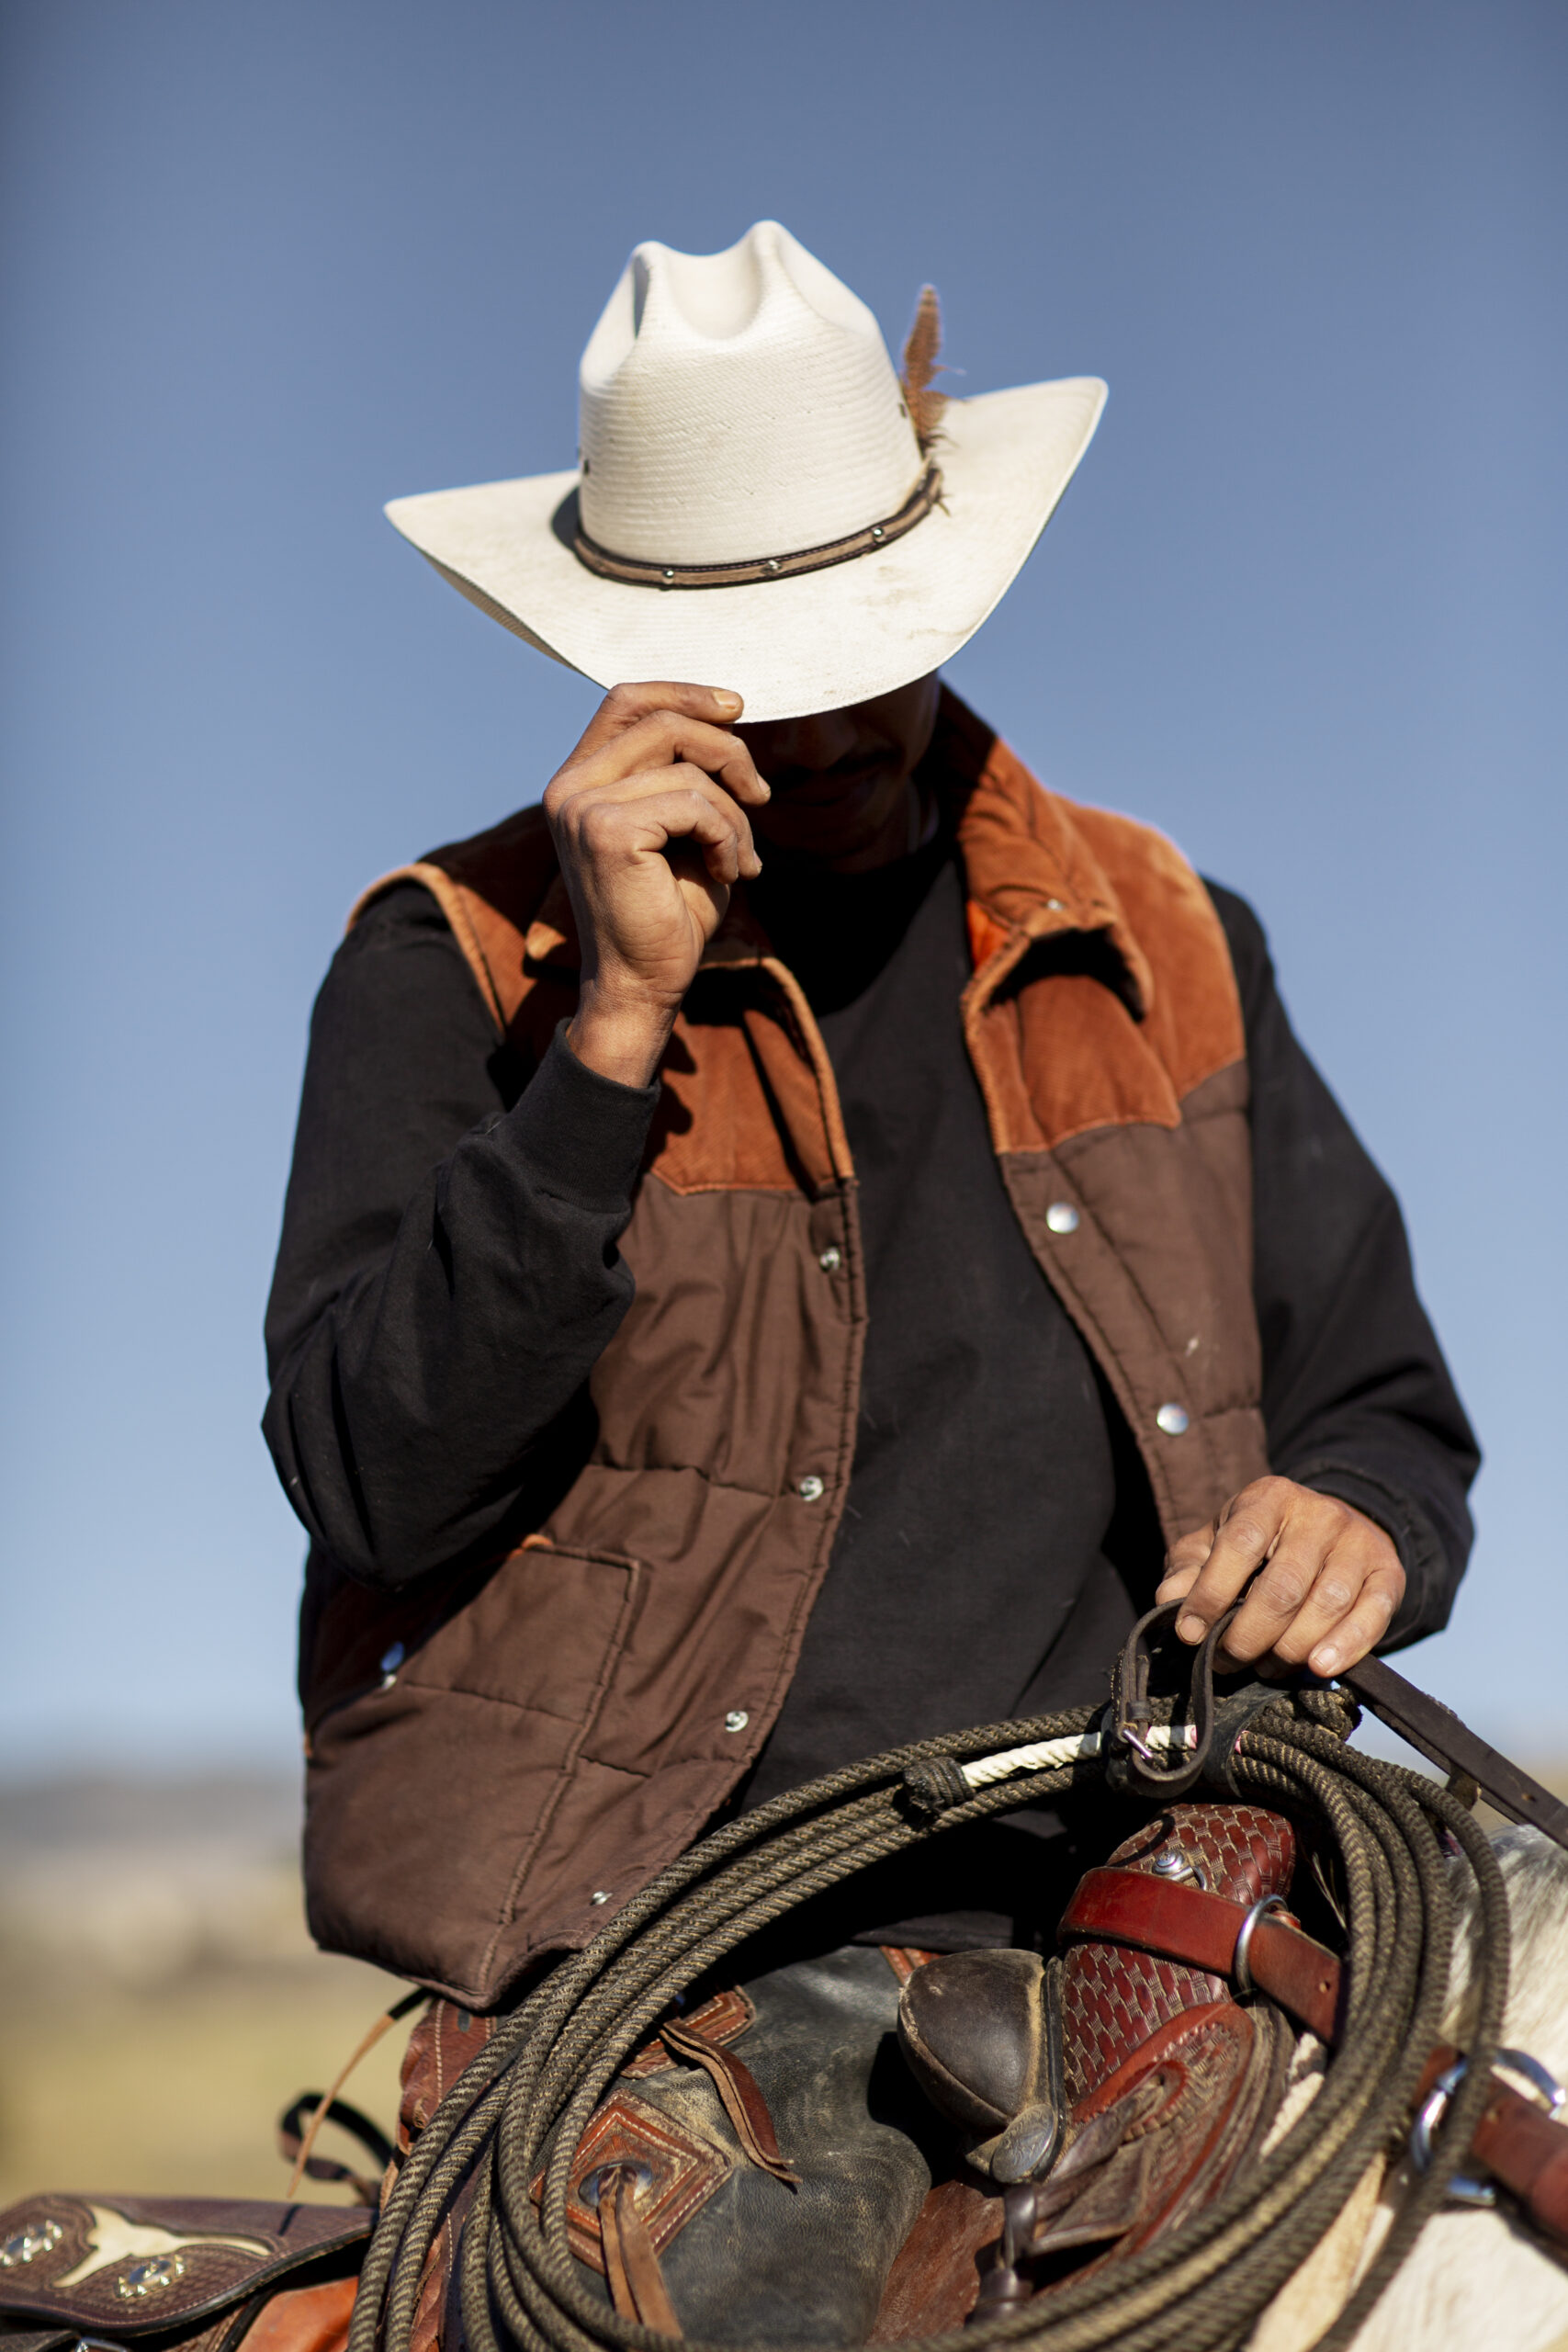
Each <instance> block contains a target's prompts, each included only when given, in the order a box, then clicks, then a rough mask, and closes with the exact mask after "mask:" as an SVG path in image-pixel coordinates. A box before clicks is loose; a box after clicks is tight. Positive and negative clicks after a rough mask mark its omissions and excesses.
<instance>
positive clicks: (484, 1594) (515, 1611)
mask: <svg viewBox="0 0 1568 2352" xmlns="http://www.w3.org/2000/svg"><path fill="white" fill-rule="evenodd" d="M641 1577H642V1571H641V1569H640V1567H639V1566H638V1564H637V1561H635V1560H629V1559H625V1558H622V1557H620V1556H619V1555H615V1554H614V1553H607V1552H573V1551H565V1550H563V1549H562V1548H561V1547H560V1546H559V1545H558V1544H552V1543H550V1542H549V1541H548V1540H547V1538H546V1537H544V1536H542V1535H531V1536H529V1537H528V1539H527V1541H526V1542H525V1544H521V1545H520V1546H519V1548H518V1549H517V1550H516V1551H515V1552H513V1553H510V1554H509V1555H507V1557H506V1558H505V1559H504V1560H502V1563H501V1565H500V1566H499V1567H497V1568H496V1569H495V1571H494V1572H493V1574H492V1575H491V1576H490V1577H488V1578H487V1579H486V1581H485V1582H484V1584H482V1585H481V1586H480V1588H479V1590H478V1592H476V1593H475V1594H474V1596H473V1598H472V1600H468V1601H466V1602H465V1603H464V1604H463V1606H462V1607H461V1608H460V1609H457V1610H456V1611H454V1612H453V1614H452V1615H451V1616H450V1617H449V1618H447V1620H446V1623H444V1624H442V1625H438V1626H437V1627H436V1629H435V1631H434V1633H433V1634H431V1635H430V1636H429V1638H428V1639H427V1640H426V1641H424V1642H423V1643H422V1644H421V1645H420V1646H419V1647H418V1648H417V1649H416V1650H414V1651H413V1652H412V1655H411V1657H409V1660H408V1663H407V1665H406V1666H405V1667H404V1668H402V1670H401V1672H400V1675H399V1677H398V1679H399V1681H400V1683H401V1684H402V1685H403V1686H404V1687H405V1688H406V1689H410V1690H419V1691H463V1692H465V1693H466V1694H467V1695H468V1697H470V1698H474V1699H495V1700H499V1701H500V1702H502V1705H505V1706H509V1707H527V1708H530V1709H534V1710H536V1711H537V1712H538V1713H541V1714H547V1715H554V1716H558V1717H559V1718H560V1719H561V1720H563V1721H564V1722H567V1723H571V1724H580V1725H581V1727H582V1728H583V1729H584V1730H586V1728H587V1725H588V1724H589V1722H590V1721H591V1720H592V1716H593V1715H594V1714H595V1713H597V1709H598V1702H599V1701H600V1699H601V1698H602V1697H603V1695H604V1687H605V1685H606V1683H607V1681H608V1679H609V1675H610V1671H611V1669H612V1668H613V1667H614V1664H615V1659H616V1658H617V1657H619V1656H620V1653H621V1650H622V1648H623V1647H624V1646H625V1644H626V1635H627V1634H628V1633H629V1631H630V1628H631V1620H632V1616H633V1613H634V1611H635V1607H636V1603H637V1599H638V1597H639V1596H638V1587H639V1584H640V1582H641Z"/></svg>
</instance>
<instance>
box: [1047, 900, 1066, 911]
mask: <svg viewBox="0 0 1568 2352" xmlns="http://www.w3.org/2000/svg"><path fill="white" fill-rule="evenodd" d="M1045 904H1046V906H1047V907H1048V908H1049V909H1050V910H1051V912H1052V913H1053V914H1054V915H1059V914H1060V913H1061V912H1062V910H1063V909H1064V907H1065V906H1066V899H1046V901H1045Z"/></svg>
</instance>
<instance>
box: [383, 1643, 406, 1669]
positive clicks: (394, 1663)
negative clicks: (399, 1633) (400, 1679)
mask: <svg viewBox="0 0 1568 2352" xmlns="http://www.w3.org/2000/svg"><path fill="white" fill-rule="evenodd" d="M407 1656H408V1652H407V1650H405V1649H404V1647H403V1645H402V1644H401V1642H394V1643H393V1644H392V1646H391V1648H390V1649H389V1650H383V1651H382V1653H381V1671H382V1673H383V1674H396V1672H397V1670H398V1668H399V1667H400V1666H401V1664H402V1662H403V1660H404V1658H405V1657H407Z"/></svg>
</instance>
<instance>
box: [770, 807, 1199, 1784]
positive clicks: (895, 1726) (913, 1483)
mask: <svg viewBox="0 0 1568 2352" xmlns="http://www.w3.org/2000/svg"><path fill="white" fill-rule="evenodd" d="M753 898H754V903H755V905H756V908H757V911H758V913H759V914H760V915H761V920H762V922H763V924H764V926H765V927H766V929H767V930H768V932H769V934H770V936H771V938H772V939H773V944H774V945H775V946H776V948H777V950H778V952H779V954H780V955H781V956H783V958H784V962H785V963H786V964H787V965H788V966H789V967H790V968H791V970H792V971H793V972H794V973H795V977H796V978H797V979H799V981H800V983H801V985H802V987H803V988H804V989H805V990H806V994H807V999H808V1001H809V1002H810V1004H811V1008H812V1010H813V1012H815V1013H816V1015H817V1018H818V1025H819V1026H820V1028H821V1032H822V1035H823V1039H824V1042H825V1043H826V1045H827V1047H828V1052H829V1057H831V1060H832V1064H833V1069H834V1075H835V1077H836V1078H837V1080H838V1085H839V1097H840V1103H841V1105H842V1108H843V1115H844V1125H845V1128H846V1130H847V1132H848V1136H849V1140H850V1149H851V1152H852V1156H853V1159H854V1165H855V1172H856V1176H857V1178H858V1182H859V1206H860V1218H861V1227H862V1236H863V1249H864V1258H865V1282H866V1307H867V1329H866V1341H865V1357H864V1367H863V1379H862V1388H861V1408H860V1430H859V1434H858V1437H857V1440H856V1445H855V1456H854V1465H853V1471H852V1476H851V1481H850V1490H849V1494H848V1497H847V1498H846V1500H845V1505H844V1516H843V1521H842V1524H841V1526H840V1532H839V1536H838V1541H837V1543H836V1544H835V1545H834V1550H833V1557H832V1563H831V1566H830V1567H829V1572H828V1576H827V1579H826V1581H825V1583H824V1585H823V1587H822V1590H821V1593H820V1594H819V1596H818V1600H817V1603H816V1606H815V1608H814V1610H813V1611H812V1615H811V1619H810V1622H809V1623H808V1624H807V1630H806V1638H805V1642H804V1644H803V1646H802V1649H801V1654H800V1662H799V1665H798V1667H797V1668H796V1670H795V1679H794V1681H793V1683H792V1685H791V1688H790V1691H789V1693H788V1696H787V1697H786V1698H785V1700H784V1708H783V1711H782V1713H780V1716H779V1719H778V1722H777V1724H775V1726H774V1728H773V1736H772V1737H771V1738H770V1740H769V1742H768V1745H767V1747H766V1749H765V1750H764V1752H763V1754H762V1756H761V1758H760V1760H759V1762H758V1765H757V1768H756V1770H755V1773H754V1775H753V1778H752V1781H751V1783H750V1789H749V1791H748V1802H749V1803H752V1804H760V1803H761V1802H762V1801H763V1800H764V1799H766V1798H767V1797H770V1796H773V1795H774V1794H776V1793H777V1792H779V1791H780V1790H783V1789H787V1788H795V1787H798V1786H799V1785H800V1784H801V1782H803V1781H807V1780H811V1779H813V1778H815V1777H816V1775H817V1774H818V1773H819V1772H826V1771H830V1770H834V1769H835V1768H836V1767H837V1766H839V1765H840V1764H848V1763H852V1762H853V1761H854V1760H855V1759H856V1758H859V1757H862V1756H872V1755H875V1754H876V1753H877V1752H878V1751H879V1750H881V1749H883V1748H886V1747H897V1746H900V1745H902V1744H903V1743H904V1742H905V1741H907V1740H914V1739H923V1738H926V1737H929V1736H931V1734H932V1733H935V1732H941V1731H957V1730H962V1729H963V1728H964V1727H965V1726H966V1725H968V1724H978V1723H988V1722H999V1721H1003V1720H1005V1719H1007V1718H1009V1717H1011V1716H1014V1715H1022V1714H1031V1713H1043V1712H1045V1711H1046V1710H1048V1709H1050V1708H1054V1707H1058V1706H1075V1705H1079V1704H1083V1703H1086V1702H1089V1701H1090V1700H1093V1699H1098V1698H1100V1697H1102V1696H1103V1695H1104V1691H1105V1676H1106V1670H1107V1667H1108V1664H1109V1661H1110V1659H1111V1656H1112V1655H1113V1653H1114V1651H1115V1649H1116V1647H1117V1646H1118V1645H1119V1643H1120V1640H1121V1638H1122V1635H1123V1634H1124V1633H1125V1631H1126V1629H1127V1627H1128V1625H1129V1624H1130V1623H1132V1619H1133V1615H1134V1609H1133V1605H1132V1600H1131V1596H1130V1592H1129V1585H1134V1586H1135V1587H1136V1589H1137V1592H1138V1595H1139V1598H1140V1600H1141V1601H1142V1603H1143V1605H1144V1606H1146V1605H1147V1600H1148V1596H1149V1595H1150V1593H1151V1592H1152V1590H1153V1587H1154V1585H1155V1584H1156V1582H1157V1580H1158V1566H1159V1561H1160V1558H1161V1553H1162V1545H1161V1543H1160V1538H1159V1532H1158V1527H1157V1523H1156V1519H1155V1515H1154V1511H1153V1508H1152V1503H1151V1502H1150V1501H1149V1498H1148V1495H1147V1488H1146V1486H1145V1483H1144V1481H1143V1478H1142V1475H1141V1471H1140V1470H1139V1469H1138V1468H1137V1467H1136V1465H1135V1458H1134V1464H1132V1465H1129V1464H1126V1463H1125V1462H1123V1463H1122V1464H1121V1465H1120V1468H1121V1476H1122V1486H1123V1490H1125V1487H1126V1484H1127V1482H1128V1480H1129V1478H1131V1480H1132V1482H1133V1486H1134V1493H1133V1495H1132V1496H1131V1497H1129V1500H1130V1501H1131V1502H1132V1503H1133V1505H1134V1508H1133V1510H1131V1511H1127V1512H1124V1513H1123V1523H1122V1527H1121V1528H1119V1530H1118V1534H1119V1536H1120V1537H1121V1539H1122V1544H1121V1550H1122V1556H1121V1557H1120V1558H1119V1559H1114V1560H1113V1559H1112V1558H1111V1555H1110V1553H1109V1550H1108V1544H1109V1542H1110V1538H1111V1527H1112V1522H1113V1521H1115V1520H1116V1517H1117V1503H1118V1471H1119V1464H1118V1459H1117V1451H1118V1449H1117V1445H1116V1442H1115V1440H1114V1438H1113V1434H1112V1422H1114V1423H1115V1424H1116V1428H1117V1434H1120V1433H1121V1426H1122V1425H1121V1415H1120V1413H1119V1411H1117V1409H1116V1408H1115V1407H1114V1406H1113V1405H1111V1406H1110V1407H1109V1409H1108V1400H1107V1398H1106V1396H1105V1394H1104V1391H1103V1389H1102V1386H1101V1383H1100V1377H1099V1374H1098V1373H1097V1371H1096V1369H1095V1366H1094V1363H1093V1362H1092V1360H1091V1358H1090V1356H1089V1351H1088V1349H1087V1348H1086V1347H1085V1345H1084V1343H1083V1341H1082V1340H1081V1339H1080V1338H1079V1337H1078V1334H1077V1329H1075V1327H1074V1325H1073V1324H1072V1322H1071V1321H1070V1319H1069V1318H1068V1317H1067V1314H1066V1310H1065V1309H1064V1308H1063V1306H1061V1304H1060V1303H1059V1301H1058V1300H1057V1298H1056V1295H1055V1292H1054V1291H1053V1290H1052V1289H1051V1287H1050V1285H1049V1283H1047V1282H1046V1280H1045V1278H1044V1276H1043V1273H1042V1272H1041V1271H1040V1268H1039V1266H1038V1264H1037V1263H1036V1261H1035V1259H1034V1257H1033V1254H1032V1251H1031V1250H1030V1248H1029V1245H1028V1243H1027V1242H1026V1241H1025V1239H1024V1238H1023V1233H1022V1231H1021V1227H1020V1226H1019V1222H1018V1219H1017V1217H1016V1216H1014V1214H1013V1211H1012V1208H1011V1205H1010V1203H1009V1200H1008V1197H1007V1193H1006V1190H1005V1188H1004V1186H1003V1183H1002V1178H1001V1173H1000V1170H999V1169H998V1164H997V1158H996V1154H995V1152H994V1151H993V1149H992V1148H991V1143H990V1138H989V1136H988V1134H987V1121H986V1110H985V1104H984V1102H983V1100H982V1097H981V1094H980V1089H979V1086H978V1084H977V1082H976V1078H975V1073H974V1070H973V1069H972V1067H971V1065H970V1061H969V1056H968V1051H967V1048H966V1046H965V1045H964V1033H963V1027H962V1023H961V1020H960V1013H959V998H960V995H961V993H962V991H963V989H964V983H965V981H966V980H967V979H968V978H969V975H970V968H971V967H970V961H969V955H968V948H967V944H966V939H965V932H964V899H963V890H962V886H961V883H960V879H959V876H958V871H957V867H956V865H955V864H954V861H953V854H952V852H951V849H950V848H949V846H948V844H947V843H946V842H942V841H937V842H932V843H931V845H930V847H928V848H927V849H925V850H923V851H920V852H919V853H918V854H916V855H914V856H913V857H908V858H905V859H902V860H900V861H899V862H898V863H897V865H890V866H886V867H883V868H881V869H879V870H878V871H877V872H875V873H872V874H867V875H856V876H836V875H831V874H821V875H819V876H812V877H810V878H809V879H807V878H806V877H804V876H797V877H795V878H793V880H792V884H791V886H790V888H789V889H788V892H787V894H786V893H785V892H784V891H783V890H780V889H778V888H771V889H765V888H757V889H756V890H755V891H754V893H753ZM1139 1504H1142V1506H1143V1508H1142V1509H1139V1508H1138V1505H1139Z"/></svg>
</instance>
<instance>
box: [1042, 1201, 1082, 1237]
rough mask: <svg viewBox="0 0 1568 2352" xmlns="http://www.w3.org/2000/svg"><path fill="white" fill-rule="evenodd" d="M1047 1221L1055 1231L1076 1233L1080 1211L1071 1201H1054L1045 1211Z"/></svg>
mask: <svg viewBox="0 0 1568 2352" xmlns="http://www.w3.org/2000/svg"><path fill="white" fill-rule="evenodd" d="M1045 1222H1046V1224H1047V1225H1048V1226H1049V1227H1050V1228H1051V1230H1052V1232H1053V1233H1076V1232H1077V1229H1078V1213H1077V1209H1076V1208H1074V1206H1073V1204H1072V1203H1071V1201H1053V1202H1052V1204H1051V1205H1050V1207H1049V1208H1048V1209H1047V1210H1046V1212H1045Z"/></svg>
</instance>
